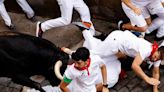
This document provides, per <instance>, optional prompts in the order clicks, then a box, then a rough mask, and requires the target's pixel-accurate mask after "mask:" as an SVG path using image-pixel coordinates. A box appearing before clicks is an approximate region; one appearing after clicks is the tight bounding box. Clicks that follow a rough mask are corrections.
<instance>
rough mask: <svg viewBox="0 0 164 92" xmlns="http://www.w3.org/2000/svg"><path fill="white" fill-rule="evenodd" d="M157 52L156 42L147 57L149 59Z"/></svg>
mask: <svg viewBox="0 0 164 92" xmlns="http://www.w3.org/2000/svg"><path fill="white" fill-rule="evenodd" d="M157 50H158V44H157V42H156V41H154V43H153V45H152V51H151V55H150V56H149V58H151V57H152V56H153V54H154V53H155V52H156V51H157Z"/></svg>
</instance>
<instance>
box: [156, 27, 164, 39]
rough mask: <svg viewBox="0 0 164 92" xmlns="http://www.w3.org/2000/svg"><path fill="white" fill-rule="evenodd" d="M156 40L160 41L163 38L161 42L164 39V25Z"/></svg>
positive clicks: (160, 28)
mask: <svg viewBox="0 0 164 92" xmlns="http://www.w3.org/2000/svg"><path fill="white" fill-rule="evenodd" d="M156 38H157V39H159V40H160V38H161V40H162V38H164V24H163V25H162V26H160V27H159V28H158V31H157V34H156ZM157 39H156V40H157Z"/></svg>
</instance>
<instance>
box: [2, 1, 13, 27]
mask: <svg viewBox="0 0 164 92" xmlns="http://www.w3.org/2000/svg"><path fill="white" fill-rule="evenodd" d="M0 15H1V16H2V18H3V20H4V21H5V24H6V25H7V26H10V25H11V19H10V17H9V15H8V13H7V11H6V8H5V6H4V3H1V4H0Z"/></svg>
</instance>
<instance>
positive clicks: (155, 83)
mask: <svg viewBox="0 0 164 92" xmlns="http://www.w3.org/2000/svg"><path fill="white" fill-rule="evenodd" d="M146 82H147V83H148V84H150V85H159V84H160V81H159V80H157V79H155V78H148V79H147V80H146Z"/></svg>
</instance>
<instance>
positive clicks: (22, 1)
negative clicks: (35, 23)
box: [16, 0, 35, 18]
mask: <svg viewBox="0 0 164 92" xmlns="http://www.w3.org/2000/svg"><path fill="white" fill-rule="evenodd" d="M16 1H17V3H18V4H19V6H20V7H21V8H22V10H23V11H24V12H25V13H26V15H27V17H28V18H32V17H34V15H35V14H34V11H33V9H32V8H31V7H30V6H29V4H28V3H27V1H26V0H16Z"/></svg>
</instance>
